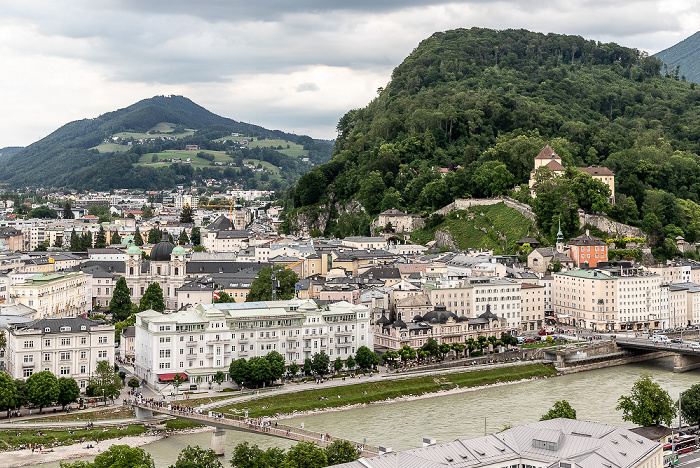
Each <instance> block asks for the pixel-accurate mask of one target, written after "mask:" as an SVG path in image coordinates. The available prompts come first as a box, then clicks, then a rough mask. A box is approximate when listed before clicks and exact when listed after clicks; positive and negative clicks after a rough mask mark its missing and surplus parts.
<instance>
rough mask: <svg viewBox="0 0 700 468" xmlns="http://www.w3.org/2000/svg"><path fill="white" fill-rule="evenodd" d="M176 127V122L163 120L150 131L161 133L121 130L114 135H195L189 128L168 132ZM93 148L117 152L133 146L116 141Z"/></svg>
mask: <svg viewBox="0 0 700 468" xmlns="http://www.w3.org/2000/svg"><path fill="white" fill-rule="evenodd" d="M175 127H176V125H175V124H173V123H169V122H161V123H159V124H156V125H154V126H153V128H151V129H150V131H158V132H160V133H153V134H146V133H138V132H119V133H115V134H114V135H112V136H115V137H121V138H129V137H131V138H134V139H135V140H139V139H141V138H157V137H161V136H164V137H175V138H176V139H178V140H179V139H180V138H185V137H188V136H191V135H194V130H190V129H187V130H185V132H184V133H178V134H175V135H171V134H168V132H172V131H173V129H174V128H175ZM91 149H96V150H97V151H99V152H100V153H109V152H115V153H121V152H124V151H128V150H130V149H131V146H127V145H118V144H116V143H100V144H99V145H98V146H95V147H93V148H91Z"/></svg>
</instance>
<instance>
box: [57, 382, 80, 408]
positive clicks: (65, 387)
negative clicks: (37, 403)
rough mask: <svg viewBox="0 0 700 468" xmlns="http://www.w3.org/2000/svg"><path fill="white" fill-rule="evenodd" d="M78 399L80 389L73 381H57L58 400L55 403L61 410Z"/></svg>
mask: <svg viewBox="0 0 700 468" xmlns="http://www.w3.org/2000/svg"><path fill="white" fill-rule="evenodd" d="M78 398H80V388H78V383H77V382H76V381H75V379H69V378H67V377H61V378H60V379H58V398H57V399H56V401H57V402H58V404H60V405H61V409H66V405H68V404H71V403H73V402H74V401H77V400H78Z"/></svg>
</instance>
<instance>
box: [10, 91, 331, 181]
mask: <svg viewBox="0 0 700 468" xmlns="http://www.w3.org/2000/svg"><path fill="white" fill-rule="evenodd" d="M158 129H161V131H160V132H158V131H157V130H158ZM163 130H165V131H163ZM146 132H149V133H151V132H152V134H150V135H149V136H151V137H152V139H151V140H146V141H142V142H139V141H133V142H129V145H128V146H127V142H126V141H124V142H123V143H124V146H121V147H110V145H112V143H107V144H106V145H107V149H105V142H111V141H113V138H114V137H115V135H123V134H146ZM232 133H236V134H241V135H246V136H251V137H257V139H267V138H273V139H276V140H280V141H284V142H285V143H286V144H289V143H287V142H290V143H300V144H301V145H303V147H304V150H302V152H305V154H307V155H309V156H315V157H316V158H317V162H324V161H327V160H328V157H329V153H330V144H329V143H327V142H318V141H314V140H312V139H311V138H309V137H300V136H297V135H293V134H288V133H285V132H282V131H278V130H268V129H265V128H263V127H260V126H257V125H251V124H247V123H242V122H237V121H235V120H232V119H228V118H225V117H221V116H218V115H216V114H213V113H211V112H209V111H208V110H206V109H205V108H203V107H201V106H199V105H197V104H195V103H194V102H192V101H191V100H189V99H187V98H185V97H183V96H156V97H153V98H150V99H144V100H142V101H139V102H137V103H136V104H133V105H131V106H129V107H126V108H124V109H119V110H117V111H114V112H109V113H106V114H103V115H101V116H99V117H97V118H93V119H83V120H79V121H75V122H71V123H68V124H66V125H64V126H63V127H61V128H59V129H58V130H56V131H54V132H53V133H51V134H50V135H48V136H46V137H45V138H43V139H41V140H39V141H37V142H36V143H33V144H31V145H29V146H27V147H26V148H23V149H21V150H20V151H17V152H14V153H12V154H10V155H9V156H7V157H6V155H5V154H4V152H3V153H2V154H0V181H2V182H6V183H8V184H9V185H10V186H38V187H50V186H54V187H74V188H80V189H102V190H104V189H111V188H119V187H122V188H143V189H162V188H170V187H173V186H175V185H176V184H179V183H188V182H190V181H192V180H197V179H201V178H215V179H220V180H221V179H227V180H230V181H241V180H242V181H243V182H247V184H244V185H247V186H250V185H251V184H252V185H255V186H256V188H257V184H255V183H254V181H255V180H258V179H259V178H258V179H256V178H255V177H254V175H251V174H252V173H251V172H250V171H246V170H245V169H244V167H243V166H242V165H240V164H239V166H240V167H239V168H236V169H234V168H230V167H226V168H223V167H218V166H216V165H214V164H212V167H192V166H191V165H185V164H166V165H158V166H150V165H143V164H139V163H140V162H141V160H142V156H143V155H144V154H151V153H153V154H155V155H157V154H159V153H162V152H164V151H168V150H184V149H185V146H186V145H197V146H198V147H199V148H200V149H202V150H204V151H206V150H211V151H220V152H223V153H227V152H229V153H228V156H230V158H229V160H231V158H234V157H235V155H234V154H233V153H234V147H233V146H231V144H226V141H222V138H223V137H226V136H229V135H231V134H232ZM161 137H163V138H161ZM131 140H134V138H131ZM231 140H233V138H232V139H231ZM131 143H133V144H131ZM136 143H138V144H136ZM229 143H232V141H229ZM115 146H116V145H115ZM248 152H249V153H252V154H245V155H243V156H242V157H243V158H250V159H253V160H256V161H258V162H260V163H261V162H262V161H266V162H268V163H270V164H274V165H275V166H277V167H283V168H284V169H285V170H284V171H281V172H283V173H284V174H285V175H288V176H289V177H288V178H287V179H286V180H284V181H282V182H280V183H278V184H277V185H276V186H274V187H266V186H265V185H268V186H269V185H274V184H261V185H262V186H261V187H260V188H272V189H277V190H279V189H284V188H286V187H287V186H288V185H290V184H292V183H293V182H294V181H295V180H296V179H297V178H298V177H299V176H300V175H301V174H304V173H305V172H307V171H308V170H310V169H311V167H312V164H311V163H310V162H304V161H302V160H301V159H300V158H299V157H293V156H289V155H287V154H283V153H281V152H279V151H277V150H276V149H271V148H262V147H257V148H251V150H250V151H248ZM309 153H313V154H309ZM238 156H241V155H240V154H239V155H238ZM156 159H159V156H156ZM312 159H313V158H312ZM212 163H213V161H212Z"/></svg>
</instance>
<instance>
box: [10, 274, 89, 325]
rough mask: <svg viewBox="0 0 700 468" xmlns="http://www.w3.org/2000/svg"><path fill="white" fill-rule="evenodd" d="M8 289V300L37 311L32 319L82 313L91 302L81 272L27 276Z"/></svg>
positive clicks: (86, 282) (70, 315)
mask: <svg viewBox="0 0 700 468" xmlns="http://www.w3.org/2000/svg"><path fill="white" fill-rule="evenodd" d="M7 290H8V303H9V304H22V305H25V306H27V307H30V308H32V309H34V310H36V314H35V315H34V317H33V318H35V319H39V318H46V317H75V316H77V315H83V314H85V313H87V311H88V309H89V308H90V304H91V301H90V297H91V295H92V293H91V291H89V288H88V277H87V276H86V275H85V274H84V273H82V272H75V273H50V274H46V275H44V274H37V275H29V276H28V277H24V278H22V279H19V280H18V281H17V282H14V283H13V284H9V285H8V287H7Z"/></svg>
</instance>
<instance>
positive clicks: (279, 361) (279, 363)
mask: <svg viewBox="0 0 700 468" xmlns="http://www.w3.org/2000/svg"><path fill="white" fill-rule="evenodd" d="M265 359H266V360H267V362H269V363H270V373H271V375H272V379H271V380H273V381H274V380H278V379H281V378H282V376H283V375H284V372H285V371H286V370H287V368H286V367H285V365H284V357H283V356H282V355H281V354H280V353H278V352H277V351H270V352H269V353H267V354H266V355H265Z"/></svg>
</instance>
